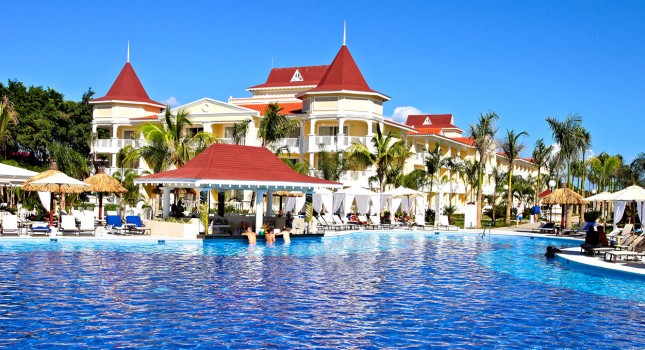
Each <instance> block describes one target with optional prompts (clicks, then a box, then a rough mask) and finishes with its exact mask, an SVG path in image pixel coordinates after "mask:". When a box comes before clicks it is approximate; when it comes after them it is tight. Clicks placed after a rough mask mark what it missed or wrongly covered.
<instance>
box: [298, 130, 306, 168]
mask: <svg viewBox="0 0 645 350" xmlns="http://www.w3.org/2000/svg"><path fill="white" fill-rule="evenodd" d="M298 137H299V140H298V155H299V160H300V161H301V162H302V160H303V158H302V157H303V156H304V151H305V126H304V125H300V134H299V135H298Z"/></svg>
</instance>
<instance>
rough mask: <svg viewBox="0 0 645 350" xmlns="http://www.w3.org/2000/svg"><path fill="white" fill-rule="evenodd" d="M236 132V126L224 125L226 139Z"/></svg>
mask: <svg viewBox="0 0 645 350" xmlns="http://www.w3.org/2000/svg"><path fill="white" fill-rule="evenodd" d="M234 133H235V127H232V126H226V127H224V138H225V139H232V138H233V134H234Z"/></svg>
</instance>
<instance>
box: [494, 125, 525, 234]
mask: <svg viewBox="0 0 645 350" xmlns="http://www.w3.org/2000/svg"><path fill="white" fill-rule="evenodd" d="M522 136H529V134H528V133H527V132H526V131H522V132H520V133H518V134H516V133H515V130H508V129H506V137H505V138H504V141H503V142H502V145H501V146H502V151H503V152H504V155H505V156H506V158H507V159H508V202H507V203H506V224H507V225H510V224H511V203H513V200H512V197H511V196H512V193H513V162H514V161H515V158H517V157H518V156H519V155H520V152H522V150H523V149H524V144H522V143H521V142H520V141H519V140H520V137H522Z"/></svg>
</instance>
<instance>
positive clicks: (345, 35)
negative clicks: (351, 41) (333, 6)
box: [343, 21, 347, 46]
mask: <svg viewBox="0 0 645 350" xmlns="http://www.w3.org/2000/svg"><path fill="white" fill-rule="evenodd" d="M346 42H347V21H343V46H345V43H346Z"/></svg>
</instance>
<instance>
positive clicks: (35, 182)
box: [21, 165, 90, 226]
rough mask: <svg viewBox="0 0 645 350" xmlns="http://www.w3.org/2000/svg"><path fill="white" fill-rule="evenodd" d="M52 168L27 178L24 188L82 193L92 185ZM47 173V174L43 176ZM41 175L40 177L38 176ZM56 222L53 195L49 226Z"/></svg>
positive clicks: (26, 189)
mask: <svg viewBox="0 0 645 350" xmlns="http://www.w3.org/2000/svg"><path fill="white" fill-rule="evenodd" d="M54 167H55V165H52V169H50V170H47V171H45V172H42V173H40V174H38V175H36V176H34V177H32V178H31V179H29V180H27V182H25V184H24V185H22V187H21V188H22V189H23V190H25V191H41V192H50V193H51V194H53V193H80V192H85V191H87V190H88V188H89V187H90V186H89V185H88V184H86V183H84V182H82V181H79V180H76V179H74V178H71V177H69V176H67V175H65V174H64V173H62V172H60V171H58V170H54V169H53V168H54ZM43 174H46V176H43ZM38 177H40V178H38ZM53 224H54V205H53V196H51V197H50V207H49V226H53Z"/></svg>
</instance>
